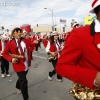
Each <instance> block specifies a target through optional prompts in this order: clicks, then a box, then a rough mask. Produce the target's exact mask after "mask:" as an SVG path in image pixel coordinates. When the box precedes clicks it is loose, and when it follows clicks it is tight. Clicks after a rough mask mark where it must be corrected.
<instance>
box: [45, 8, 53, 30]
mask: <svg viewBox="0 0 100 100" xmlns="http://www.w3.org/2000/svg"><path fill="white" fill-rule="evenodd" d="M44 9H49V8H44ZM49 10H50V11H51V12H52V25H53V26H52V31H54V21H53V9H49Z"/></svg>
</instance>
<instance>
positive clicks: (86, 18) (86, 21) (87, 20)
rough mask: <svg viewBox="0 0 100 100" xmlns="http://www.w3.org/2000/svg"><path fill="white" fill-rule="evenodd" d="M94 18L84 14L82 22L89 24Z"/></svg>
mask: <svg viewBox="0 0 100 100" xmlns="http://www.w3.org/2000/svg"><path fill="white" fill-rule="evenodd" d="M95 18H96V16H86V17H84V24H85V25H90V24H91V23H92V22H93V20H94V19H95Z"/></svg>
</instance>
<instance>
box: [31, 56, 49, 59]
mask: <svg viewBox="0 0 100 100" xmlns="http://www.w3.org/2000/svg"><path fill="white" fill-rule="evenodd" d="M32 56H33V57H37V58H42V59H47V58H45V57H41V56H36V55H32Z"/></svg>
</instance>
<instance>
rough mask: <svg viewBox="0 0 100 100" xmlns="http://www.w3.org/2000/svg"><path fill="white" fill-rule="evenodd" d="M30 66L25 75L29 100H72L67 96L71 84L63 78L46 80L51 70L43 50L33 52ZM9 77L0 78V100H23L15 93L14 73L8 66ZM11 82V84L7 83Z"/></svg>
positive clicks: (51, 67)
mask: <svg viewBox="0 0 100 100" xmlns="http://www.w3.org/2000/svg"><path fill="white" fill-rule="evenodd" d="M33 58H34V59H33V60H32V66H31V67H30V69H29V72H28V74H27V79H28V91H29V100H74V98H73V97H72V96H71V95H70V94H69V89H70V88H71V84H72V82H71V81H69V80H67V79H65V78H63V82H61V83H60V82H58V81H57V78H56V75H55V76H53V80H52V81H49V80H48V79H47V76H48V72H49V71H52V70H53V66H52V64H51V63H50V62H49V61H48V60H47V59H46V58H47V55H46V53H45V50H44V48H43V47H42V48H39V53H37V52H33ZM9 72H10V74H11V77H5V78H1V77H0V100H23V98H22V95H21V94H17V93H16V88H15V84H16V80H17V79H18V77H17V75H16V73H15V72H14V71H13V69H12V65H11V64H10V69H9ZM9 81H11V82H9Z"/></svg>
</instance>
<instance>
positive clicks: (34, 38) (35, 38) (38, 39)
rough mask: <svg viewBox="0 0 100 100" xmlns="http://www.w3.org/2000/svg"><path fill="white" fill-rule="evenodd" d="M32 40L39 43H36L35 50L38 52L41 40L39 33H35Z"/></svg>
mask: <svg viewBox="0 0 100 100" xmlns="http://www.w3.org/2000/svg"><path fill="white" fill-rule="evenodd" d="M32 41H33V42H34V41H37V44H36V45H35V51H36V52H37V53H38V47H39V42H40V37H39V35H38V33H35V35H34V36H33V40H32Z"/></svg>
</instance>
